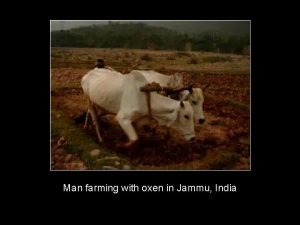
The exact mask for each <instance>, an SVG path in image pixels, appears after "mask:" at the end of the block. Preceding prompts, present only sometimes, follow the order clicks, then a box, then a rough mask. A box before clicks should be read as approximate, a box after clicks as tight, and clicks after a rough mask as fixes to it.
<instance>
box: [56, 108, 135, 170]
mask: <svg viewBox="0 0 300 225" xmlns="http://www.w3.org/2000/svg"><path fill="white" fill-rule="evenodd" d="M58 114H59V115H60V117H59V118H58V117H57V116H56V115H58ZM62 136H63V137H64V138H65V139H66V140H67V144H66V146H65V148H64V149H65V151H66V152H68V153H72V154H73V153H78V154H79V155H80V157H81V159H82V160H83V161H84V162H85V163H86V164H87V166H88V168H90V169H101V168H102V166H104V165H108V166H110V165H111V166H114V165H112V164H113V163H112V162H107V160H103V161H102V162H101V163H99V161H97V159H98V158H105V157H116V155H115V153H114V152H112V151H110V150H108V149H107V148H106V147H105V146H103V145H100V144H98V143H96V142H95V140H94V139H92V138H91V137H90V136H88V135H87V134H85V133H84V132H83V131H82V130H81V129H80V128H78V127H77V126H76V124H75V123H74V122H73V120H71V119H69V118H67V117H66V116H65V115H64V114H63V112H62V111H58V110H53V109H52V112H51V138H52V139H58V138H60V137H62ZM93 149H100V150H101V153H100V155H99V156H98V157H92V156H91V155H90V154H89V153H90V151H91V150H93ZM119 161H120V160H119ZM122 163H126V164H130V163H128V162H127V161H126V160H122ZM122 163H121V165H122Z"/></svg>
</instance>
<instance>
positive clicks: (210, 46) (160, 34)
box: [51, 22, 250, 54]
mask: <svg viewBox="0 0 300 225" xmlns="http://www.w3.org/2000/svg"><path fill="white" fill-rule="evenodd" d="M187 45H189V46H190V48H191V49H192V50H193V51H212V52H224V53H237V54H248V53H249V45H250V37H249V36H248V35H247V36H237V35H225V34H222V33H218V32H202V33H199V34H195V35H188V34H182V33H178V32H176V31H172V30H169V29H166V28H162V27H154V26H149V25H146V24H143V23H129V24H124V23H122V24H121V23H117V22H111V23H109V24H107V25H92V26H85V27H79V28H73V29H70V30H59V31H52V32H51V46H52V47H87V48H132V49H155V50H180V51H183V50H186V46H187Z"/></svg>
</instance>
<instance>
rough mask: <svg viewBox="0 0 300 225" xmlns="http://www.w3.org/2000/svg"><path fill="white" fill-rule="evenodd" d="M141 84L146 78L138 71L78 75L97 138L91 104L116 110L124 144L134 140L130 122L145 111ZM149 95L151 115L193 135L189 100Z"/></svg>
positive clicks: (113, 112) (96, 70) (134, 133)
mask: <svg viewBox="0 0 300 225" xmlns="http://www.w3.org/2000/svg"><path fill="white" fill-rule="evenodd" d="M145 84H147V80H146V79H145V77H144V76H143V75H142V74H141V73H140V72H138V71H133V72H131V73H130V74H128V75H126V76H124V75H122V74H121V73H119V72H116V71H111V70H107V69H94V70H92V71H90V72H88V73H87V74H86V75H85V76H84V77H83V78H82V81H81V86H82V89H83V91H84V93H85V95H86V96H87V97H88V98H89V110H88V111H89V112H90V113H91V116H92V119H93V122H94V125H95V126H96V131H97V135H98V139H99V141H100V142H102V138H101V136H100V133H99V126H98V122H97V117H96V114H95V111H94V105H97V106H98V107H100V108H101V109H104V110H105V111H107V112H109V113H112V114H116V119H117V121H118V123H119V124H120V126H121V128H122V129H123V130H124V132H125V133H126V135H127V136H128V139H129V142H128V143H127V144H126V145H125V146H126V147H129V146H131V145H132V144H133V143H135V142H136V141H137V140H138V135H137V133H136V131H135V129H134V127H133V126H132V122H133V121H134V120H137V119H139V118H141V117H144V116H146V115H148V108H147V100H146V94H145V93H144V92H141V91H140V87H142V86H144V85H145ZM150 95H151V109H152V117H153V118H154V119H155V120H156V121H157V122H158V123H159V124H160V125H166V126H171V127H173V128H175V129H177V130H179V131H180V132H181V133H182V135H183V136H184V137H185V139H186V140H192V139H194V137H195V131H194V121H193V119H192V118H193V109H192V107H191V104H190V103H189V101H176V100H173V99H170V98H168V97H165V96H162V95H159V94H157V93H153V92H152V93H151V94H150ZM87 116H88V115H87ZM86 121H87V120H86Z"/></svg>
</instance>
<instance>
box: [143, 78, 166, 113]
mask: <svg viewBox="0 0 300 225" xmlns="http://www.w3.org/2000/svg"><path fill="white" fill-rule="evenodd" d="M140 90H141V91H142V92H145V94H146V99H147V108H148V116H149V118H152V110H151V95H150V93H151V92H153V91H156V92H158V91H162V88H161V86H160V85H159V84H158V83H156V82H152V83H148V84H146V85H145V86H143V87H141V88H140Z"/></svg>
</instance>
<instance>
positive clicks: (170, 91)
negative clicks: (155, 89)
mask: <svg viewBox="0 0 300 225" xmlns="http://www.w3.org/2000/svg"><path fill="white" fill-rule="evenodd" d="M193 86H194V83H192V84H189V85H188V86H187V87H182V88H179V89H176V90H174V89H171V88H167V87H164V88H163V90H164V91H165V92H166V94H167V95H171V94H176V93H178V92H182V91H185V90H188V91H190V93H192V92H193Z"/></svg>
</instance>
